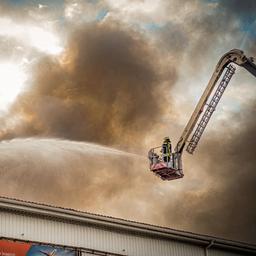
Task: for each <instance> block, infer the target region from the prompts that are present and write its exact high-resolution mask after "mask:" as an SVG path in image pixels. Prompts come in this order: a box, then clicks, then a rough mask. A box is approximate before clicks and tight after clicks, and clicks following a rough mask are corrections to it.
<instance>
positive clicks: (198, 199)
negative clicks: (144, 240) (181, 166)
mask: <svg viewBox="0 0 256 256" xmlns="http://www.w3.org/2000/svg"><path fill="white" fill-rule="evenodd" d="M247 110H248V109H247ZM255 110H256V105H255V103H253V104H252V105H251V109H249V113H248V114H246V113H245V114H244V116H246V118H244V117H243V115H238V116H234V117H233V122H234V123H239V131H237V130H234V129H232V128H231V127H232V125H230V126H229V125H228V124H223V127H222V129H218V131H217V132H216V133H215V134H213V135H212V136H211V137H210V138H208V137H204V138H203V143H202V145H201V146H200V148H199V149H198V151H199V150H200V151H199V152H198V155H195V156H194V158H195V159H194V163H193V164H194V166H195V168H194V170H193V171H194V172H195V173H196V174H197V175H198V177H199V178H200V177H201V179H204V178H205V173H207V180H203V181H202V184H203V183H205V182H208V186H207V190H206V191H202V192H199V193H198V191H196V192H195V191H186V190H185V191H184V192H183V193H182V194H183V199H182V201H181V202H180V203H179V204H177V205H175V206H174V205H173V204H171V205H170V207H167V208H166V209H165V216H166V221H170V219H169V218H170V217H169V214H170V212H171V210H172V209H173V207H175V209H176V212H175V217H174V218H175V220H176V221H178V222H180V223H184V219H187V218H191V219H192V220H193V221H191V222H190V224H189V225H191V226H192V228H193V229H195V230H197V231H198V232H201V233H210V234H211V235H214V234H219V235H221V236H224V237H232V238H233V239H237V240H244V241H250V242H252V243H255V242H256V240H255V237H256V222H255V219H256V206H255V194H256V186H255V184H256V174H255V166H256V158H255V154H256V150H255V142H256V136H255V134H256V120H255V118H254V114H255ZM196 166H197V167H196ZM188 168H189V167H188Z"/></svg>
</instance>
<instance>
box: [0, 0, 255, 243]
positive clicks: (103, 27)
mask: <svg viewBox="0 0 256 256" xmlns="http://www.w3.org/2000/svg"><path fill="white" fill-rule="evenodd" d="M255 13H256V2H255V1H254V0H244V1H239V0H222V1H220V0H183V1H179V0H154V1H153V0H144V1H140V0H133V1H128V0H120V1H114V0H57V1H43V0H41V1H37V0H31V1H30V0H10V1H5V0H4V1H1V2H0V84H1V86H0V121H1V127H0V139H1V142H0V177H1V179H0V195H1V196H7V197H12V198H19V199H23V200H28V201H35V202H42V203H47V204H51V205H57V206H62V207H68V208H74V209H78V210H83V211H88V212H93V213H98V214H104V215H110V216H114V217H118V218H125V219H130V220H135V221H140V222H145V223H150V224H154V225H161V226H165V227H170V228H175V229H180V230H187V231H192V232H196V233H202V234H208V235H213V236H217V237H223V238H226V239H232V240H239V241H244V242H249V243H254V244H255V243H256V223H255V219H256V206H255V194H256V186H255V183H256V172H255V166H256V160H255V159H256V158H255V153H256V150H255V142H256V139H255V131H256V120H255V111H256V104H255V99H256V90H255V77H253V76H252V75H251V74H249V73H248V72H247V71H246V70H244V69H243V68H241V67H237V69H236V73H235V75H234V77H233V78H232V80H231V82H230V84H229V86H228V88H227V89H226V91H225V93H224V96H223V98H222V99H221V102H220V104H219V105H218V108H217V110H216V111H215V113H214V115H213V117H212V119H211V120H210V123H209V125H208V127H207V128H206V131H205V133H204V135H203V137H202V140H201V141H200V144H199V146H198V148H197V149H196V151H195V153H194V155H192V156H191V155H188V154H187V153H184V156H183V165H184V174H185V176H184V178H183V179H180V180H176V181H172V182H164V181H162V180H160V179H159V178H158V177H156V176H154V175H152V173H150V171H149V170H148V169H149V167H148V160H147V151H148V150H149V148H152V147H154V146H159V145H160V144H161V143H162V139H163V138H164V137H165V136H170V138H171V140H172V143H173V144H174V145H175V143H176V142H177V141H178V138H179V136H180V135H181V133H182V131H183V129H184V127H185V125H186V123H187V121H188V119H189V117H190V115H191V113H192V111H193V109H194V107H195V105H196V103H197V101H198V99H199V97H200V96H201V94H202V92H203V90H204V88H205V87H206V85H207V82H208V81H209V79H210V77H211V75H212V73H213V70H214V67H215V65H216V64H217V62H218V60H219V58H220V57H221V56H222V55H223V54H224V53H226V52H227V51H229V50H231V49H233V48H237V49H241V50H243V51H244V52H245V53H246V55H247V56H248V57H250V56H255V57H256V47H255V42H256V33H255V31H256V16H255ZM127 152H128V153H127Z"/></svg>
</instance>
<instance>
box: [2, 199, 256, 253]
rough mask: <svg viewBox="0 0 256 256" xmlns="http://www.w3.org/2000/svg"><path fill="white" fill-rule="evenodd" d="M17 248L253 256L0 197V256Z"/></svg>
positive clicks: (185, 236) (184, 235)
mask: <svg viewBox="0 0 256 256" xmlns="http://www.w3.org/2000/svg"><path fill="white" fill-rule="evenodd" d="M1 246H2V247H1ZM26 246H27V247H26ZM31 246H32V247H33V249H31V248H32V247H31ZM25 247H26V248H27V249H24V248H25ZM12 248H16V249H12ZM17 248H18V249H17ZM19 248H23V249H24V251H26V250H29V252H28V253H27V254H26V253H24V255H56V256H57V255H76V256H81V255H82V256H84V255H106V256H107V255H108V256H112V255H116V256H117V255H120V256H121V255H129V256H130V255H131V256H170V255H173V256H176V255H177V256H181V255H182V256H200V255H202V256H224V255H228V256H236V255H256V246H255V245H249V244H245V243H240V242H234V241H229V240H224V239H219V238H216V237H211V236H205V235H199V234H195V233H190V232H184V231H178V230H173V229H169V228H163V227H158V226H153V225H148V224H142V223H138V222H133V221H127V220H123V219H117V218H112V217H107V216H101V215H96V214H91V213H86V212H80V211H75V210H71V209H65V208H60V207H55V206H49V205H44V204H38V203H32V202H26V201H21V200H16V199H10V198H4V197H0V255H1V256H16V255H23V254H21V249H19ZM28 248H30V249H28ZM36 248H40V253H41V254H33V253H32V252H33V250H34V251H35V250H36ZM49 248H51V250H52V249H53V250H52V251H51V253H50V249H49ZM43 249H44V250H45V252H44V251H43ZM12 250H13V251H12ZM14 250H16V251H17V250H18V251H19V250H20V251H19V253H17V254H15V252H16V251H15V252H14ZM58 252H62V254H61V253H60V254H58Z"/></svg>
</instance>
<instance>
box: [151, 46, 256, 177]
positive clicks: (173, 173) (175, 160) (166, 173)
mask: <svg viewBox="0 0 256 256" xmlns="http://www.w3.org/2000/svg"><path fill="white" fill-rule="evenodd" d="M231 63H234V64H237V65H238V66H241V67H244V68H245V69H246V70H247V71H249V72H250V73H251V74H252V75H254V76H256V65H255V64H254V63H253V58H247V57H246V56H245V55H244V53H243V51H241V50H238V49H233V50H231V51H229V52H227V53H226V54H224V55H223V56H222V57H221V59H220V60H219V62H218V64H217V66H216V68H215V70H214V72H213V75H212V77H211V79H210V81H209V82H208V85H207V87H206V89H205V91H204V92H203V94H202V96H201V98H200V100H199V102H198V104H197V106H196V108H195V110H194V112H193V114H192V115H191V117H190V119H189V121H188V123H187V125H186V127H185V129H184V131H183V133H182V135H181V137H180V139H179V141H178V143H177V145H176V147H175V149H174V152H173V153H172V154H171V157H170V161H169V162H167V163H164V161H163V157H160V156H159V155H158V154H156V153H155V149H157V148H159V147H157V148H153V149H151V150H150V151H149V159H150V161H151V164H150V170H151V171H153V172H154V173H155V174H156V175H157V176H159V177H160V178H162V179H163V180H173V179H178V178H182V177H183V176H184V175H183V170H182V161H181V156H182V152H183V149H184V147H185V146H186V143H188V146H187V148H186V150H187V152H188V153H190V154H192V153H193V152H194V150H195V148H196V146H197V145H198V142H199V140H200V138H201V136H202V134H203V132H204V129H205V128H206V126H207V124H208V122H209V120H210V118H211V115H212V114H213V112H214V110H215V108H216V107H217V104H218V102H219V100H220V98H221V96H222V95H223V93H224V91H225V89H226V87H227V85H228V83H229V81H230V80H231V78H232V76H233V74H234V73H235V67H234V66H233V65H232V64H231ZM224 71H225V73H224V75H223V77H222V79H221V81H220V83H219V85H218V87H217V89H216V91H215V92H214V94H213V96H212V98H211V100H210V101H209V102H208V100H209V97H210V96H211V94H212V93H213V90H214V88H215V86H216V84H217V82H218V81H219V79H220V77H221V76H222V74H223V72H224ZM206 105H207V107H206V109H205V106H206ZM202 113H203V115H202V117H201V119H200V121H199V123H198V120H199V118H200V116H201V114H202ZM196 124H198V125H197V128H196V129H195V131H194V128H195V126H196ZM193 131H194V134H193V136H191V133H192V132H193ZM190 136H191V139H189V138H190Z"/></svg>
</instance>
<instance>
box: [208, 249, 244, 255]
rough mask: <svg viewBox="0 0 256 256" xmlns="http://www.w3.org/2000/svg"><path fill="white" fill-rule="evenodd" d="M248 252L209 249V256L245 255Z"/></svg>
mask: <svg viewBox="0 0 256 256" xmlns="http://www.w3.org/2000/svg"><path fill="white" fill-rule="evenodd" d="M245 255H247V256H248V254H241V253H240V254H239V253H233V252H227V251H221V250H215V249H213V250H208V256H245Z"/></svg>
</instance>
